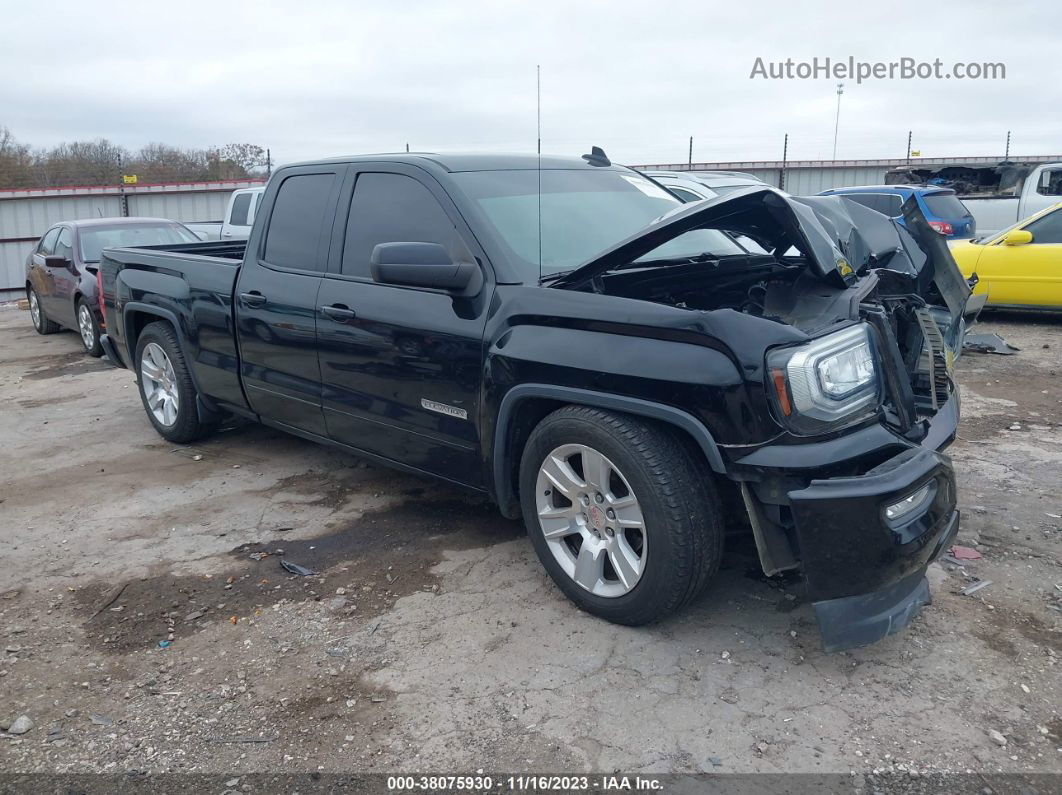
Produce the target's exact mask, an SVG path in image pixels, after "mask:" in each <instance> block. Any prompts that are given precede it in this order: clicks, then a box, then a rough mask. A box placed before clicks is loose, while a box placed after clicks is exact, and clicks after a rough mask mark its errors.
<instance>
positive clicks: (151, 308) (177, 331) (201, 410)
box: [122, 301, 221, 422]
mask: <svg viewBox="0 0 1062 795" xmlns="http://www.w3.org/2000/svg"><path fill="white" fill-rule="evenodd" d="M132 312H139V313H142V314H145V315H153V316H155V317H157V318H159V320H165V321H167V322H168V323H169V324H170V325H171V326H173V331H174V335H175V336H176V337H177V344H178V345H180V346H181V354H182V355H183V356H184V360H185V362H187V363H188V375H189V376H190V377H191V379H192V385H193V386H194V387H195V408H196V413H197V414H198V415H199V419H200V420H201V421H203V422H213V421H215V420H217V419H218V418H219V417H220V415H221V412H220V410H219V409H218V408H217V406H215V405H214V402H213V401H212V400H211V399H210V398H208V397H207V396H206V395H204V394H203V390H202V388H200V386H199V379H198V378H197V377H196V374H195V368H194V367H192V362H193V361H194V360H193V359H192V358H191V357H190V356H189V355H188V347H187V346H186V345H185V341H184V336H183V335H182V334H181V323H180V321H179V320H178V319H177V315H176V314H174V313H173V311H171V310H169V309H166V308H165V307H161V306H155V305H154V304H145V303H142V302H140V301H129V302H128V303H126V304H123V305H122V325H123V327H124V328H125V350H126V353H127V355H128V356H129V369H130V370H132V371H133V374H134V375H136V378H137V382H138V383H139V381H140V374H139V373H137V371H136V344H135V341H134V340H133V337H132V335H131V334H130V333H129V315H130V314H131V313H132ZM137 388H138V389H139V387H137Z"/></svg>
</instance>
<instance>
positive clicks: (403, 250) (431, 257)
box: [369, 243, 479, 292]
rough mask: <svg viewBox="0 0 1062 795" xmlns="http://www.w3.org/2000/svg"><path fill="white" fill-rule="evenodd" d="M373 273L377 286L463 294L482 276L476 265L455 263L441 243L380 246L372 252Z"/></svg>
mask: <svg viewBox="0 0 1062 795" xmlns="http://www.w3.org/2000/svg"><path fill="white" fill-rule="evenodd" d="M369 272H370V273H371V274H372V279H373V281H375V282H380V283H382V284H399V285H403V286H405V287H427V288H431V289H436V290H451V291H453V292H461V291H463V290H467V289H468V288H469V286H471V285H472V283H473V280H474V279H475V278H476V276H477V275H478V274H479V266H478V265H477V264H476V263H474V262H454V261H453V260H452V259H451V258H450V254H449V252H448V251H447V250H446V248H445V247H444V246H441V245H439V244H438V243H380V244H378V245H377V246H376V247H375V248H374V249H373V250H372V257H371V258H370V260H369Z"/></svg>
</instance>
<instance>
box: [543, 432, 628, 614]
mask: <svg viewBox="0 0 1062 795" xmlns="http://www.w3.org/2000/svg"><path fill="white" fill-rule="evenodd" d="M535 504H536V508H537V512H538V524H539V528H540V529H541V531H542V534H543V536H544V537H545V539H546V543H547V544H548V546H549V549H550V551H551V552H552V553H553V557H554V558H555V559H556V561H557V563H558V564H559V565H560V567H561V568H562V569H563V570H564V573H565V574H567V575H568V576H569V577H571V579H572V580H573V581H574V582H575V583H576V584H577V585H579V586H580V587H581V588H584V589H585V590H587V591H589V592H590V593H592V594H594V595H595V596H601V597H606V598H616V597H619V596H623V595H625V594H627V593H630V591H631V590H633V589H634V587H635V586H636V585H637V584H638V581H639V580H640V579H641V577H642V573H643V572H644V571H645V561H646V552H647V543H646V533H645V519H644V517H643V515H642V509H641V506H640V504H639V502H638V498H637V496H636V495H635V493H634V490H633V489H632V488H631V487H630V484H629V482H628V481H627V478H626V477H625V476H624V475H623V473H622V472H621V471H620V470H619V468H618V467H617V466H616V465H615V464H614V463H613V462H612V461H610V460H609V459H608V458H607V457H606V456H605V455H603V454H602V453H600V452H599V451H597V450H595V449H593V448H592V447H588V446H586V445H583V444H566V445H561V446H560V447H558V448H556V449H554V450H553V451H552V452H551V453H550V454H549V455H548V456H546V458H545V460H544V461H543V462H542V465H541V466H540V467H539V471H538V479H537V491H536V499H535Z"/></svg>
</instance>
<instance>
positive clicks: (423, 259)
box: [102, 149, 970, 649]
mask: <svg viewBox="0 0 1062 795" xmlns="http://www.w3.org/2000/svg"><path fill="white" fill-rule="evenodd" d="M905 221H906V228H905V227H904V226H900V225H898V224H896V223H894V222H893V221H892V220H890V219H888V218H886V217H885V216H883V215H880V214H878V213H876V212H874V211H872V210H869V209H867V208H865V207H862V206H860V205H858V204H855V203H853V202H849V201H847V200H846V199H843V198H839V197H814V198H802V199H798V198H794V197H790V196H788V195H786V194H784V193H781V192H779V191H777V190H774V189H773V188H770V187H768V186H763V187H750V188H746V189H742V190H739V191H735V192H732V193H729V194H727V195H725V196H722V197H719V198H717V199H714V200H709V201H703V202H696V203H692V204H683V203H682V202H681V201H680V200H679V199H677V198H676V197H675V196H674V195H673V194H671V193H670V192H668V191H667V190H666V189H665V188H663V187H661V186H660V185H659V184H657V183H656V182H654V181H653V180H651V179H649V178H647V177H644V176H642V175H640V174H638V173H637V172H634V171H632V170H630V169H627V168H624V167H621V166H618V165H614V164H612V163H610V162H609V160H608V159H607V157H605V156H604V154H603V153H601V152H600V150H596V149H595V152H594V154H593V155H586V156H584V157H583V158H582V159H579V158H559V157H547V158H541V159H538V158H536V157H534V156H497V155H434V154H402V155H376V156H366V157H352V158H343V159H335V160H327V161H323V162H317V163H309V164H302V165H296V166H290V167H285V168H282V169H280V170H278V171H277V172H276V173H275V174H274V175H273V177H272V178H271V179H270V181H269V184H268V187H267V188H266V191H265V195H264V198H263V201H262V206H261V209H260V211H259V213H258V215H257V218H256V219H255V222H254V228H253V231H252V233H251V236H250V239H249V240H248V241H246V243H242V242H240V243H193V244H185V245H168V246H155V247H146V248H126V249H109V250H107V251H106V254H105V257H104V259H103V263H102V273H103V291H104V296H105V311H106V315H107V318H106V320H107V329H108V335H107V336H106V338H105V340H104V346H105V349H106V350H107V352H108V354H109V357H110V358H111V359H112V360H113V361H114V362H116V363H119V364H120V365H123V366H128V367H131V368H132V369H133V370H134V371H135V372H136V374H137V377H138V380H139V384H140V394H141V398H142V400H143V404H144V407H145V409H146V410H147V414H148V417H149V418H150V420H151V422H152V423H153V424H154V426H155V428H156V429H157V430H158V432H159V433H160V434H162V436H164V437H165V438H167V439H169V440H171V441H174V442H190V441H192V440H194V439H198V438H200V437H202V436H204V435H206V434H209V433H210V432H211V431H212V430H213V429H214V428H215V427H216V426H217V425H218V423H219V422H220V421H222V420H223V419H224V418H225V417H226V416H229V415H237V416H239V417H245V418H250V419H253V420H256V421H259V422H262V423H265V424H267V425H270V426H273V427H275V428H279V429H282V430H285V431H289V432H291V433H294V434H297V435H299V436H303V437H306V438H308V439H312V440H315V441H319V442H324V443H327V444H332V445H336V446H339V447H341V448H344V449H347V450H350V451H352V452H355V453H357V454H358V455H362V456H368V457H370V458H373V459H376V460H378V461H381V462H384V463H386V464H389V465H393V466H396V467H399V468H402V469H406V470H410V471H413V472H417V473H421V474H427V475H432V476H435V477H438V478H442V479H444V480H447V481H449V482H451V483H454V484H456V485H459V486H462V487H466V488H469V489H473V490H475V491H477V492H480V493H482V494H485V495H487V496H488V497H489V498H490V499H492V500H493V501H495V502H496V503H497V505H498V506H499V508H500V509H501V512H502V513H503V514H505V515H506V516H508V517H512V518H516V517H518V516H520V515H522V516H523V518H524V521H525V523H526V525H527V530H528V533H529V535H530V536H531V541H532V543H533V544H534V547H535V550H536V551H537V553H538V556H539V558H540V559H541V561H542V563H543V565H544V566H545V568H546V569H547V570H548V572H549V574H550V575H551V576H552V578H553V579H554V580H555V582H556V583H557V585H558V587H559V588H560V589H561V590H562V591H563V592H564V593H565V594H566V595H567V596H568V597H570V598H571V599H572V600H573V601H574V602H576V603H577V604H578V605H579V606H580V607H581V608H583V609H585V610H588V611H590V612H592V613H594V614H596V615H599V616H602V617H604V618H606V619H608V620H610V621H615V622H619V623H624V624H631V625H637V624H642V623H646V622H649V621H652V620H655V619H658V618H661V617H662V616H664V615H666V614H668V613H669V612H671V611H674V610H675V609H676V608H678V607H680V606H682V605H684V604H686V603H688V602H689V601H690V600H692V599H693V598H694V597H695V596H697V594H698V593H699V592H700V591H701V590H702V589H703V588H704V586H705V584H706V583H707V582H708V581H709V580H710V579H711V578H712V576H713V574H714V573H715V571H716V569H717V567H718V564H719V559H720V555H721V553H722V548H723V541H724V534H725V533H726V532H733V531H734V530H735V529H738V530H740V529H741V528H744V531H745V532H748V533H751V534H752V535H753V536H754V538H755V543H756V547H757V549H758V552H759V557H760V562H761V564H762V567H763V570H764V572H765V573H766V574H767V575H775V574H778V573H780V572H786V571H790V570H792V571H797V572H799V573H801V574H802V576H803V579H804V582H805V583H806V588H807V598H808V600H809V601H811V602H812V603H814V606H815V610H816V613H817V616H818V618H819V623H820V625H821V627H822V632H823V638H824V643H825V646H826V648H827V649H840V648H845V647H848V646H852V645H858V644H863V643H868V642H872V641H874V640H876V639H879V638H881V637H883V636H884V635H886V634H889V633H892V632H895V631H896V630H898V629H899V628H901V627H903V626H905V625H906V624H907V623H908V622H909V621H910V620H911V618H912V617H913V616H914V615H915V614H916V613H917V612H918V610H919V608H920V607H921V605H923V604H924V603H926V602H927V601H928V599H929V591H928V586H927V583H926V579H925V576H924V574H925V569H926V566H927V565H928V564H929V562H930V561H932V560H933V559H934V558H935V557H936V556H937V555H938V554H940V552H941V550H942V549H943V548H944V547H945V546H946V545H947V544H948V543H949V542H950V540H951V539H952V537H953V536H954V533H955V531H956V529H957V526H958V522H959V513H958V510H957V509H956V497H955V483H954V474H953V471H952V467H951V464H950V462H949V459H948V458H947V457H946V456H945V455H943V454H942V452H941V451H942V450H943V448H945V447H946V446H947V445H948V444H949V442H950V441H951V440H952V438H953V437H954V434H955V430H956V424H957V421H958V416H959V407H958V393H957V390H956V388H955V386H954V384H953V382H952V378H951V372H952V367H953V363H954V358H955V357H956V356H957V355H958V351H959V350H960V348H961V340H962V334H963V331H964V324H965V318H964V314H965V313H966V312H967V307H966V305H967V299H968V298H969V295H970V286H969V285H968V284H967V283H966V282H965V281H964V280H963V279H962V277H961V275H960V273H959V271H958V269H957V268H956V266H955V263H954V261H953V260H952V258H951V256H950V254H949V253H948V249H947V246H946V244H945V243H944V241H943V239H942V238H941V237H940V236H939V235H938V234H937V233H936V232H934V231H933V230H932V229H931V228H930V227H929V226H928V224H927V223H926V221H925V218H924V217H922V215H921V213H920V212H919V210H918V208H917V206H916V205H914V204H913V203H908V205H907V206H906V207H905Z"/></svg>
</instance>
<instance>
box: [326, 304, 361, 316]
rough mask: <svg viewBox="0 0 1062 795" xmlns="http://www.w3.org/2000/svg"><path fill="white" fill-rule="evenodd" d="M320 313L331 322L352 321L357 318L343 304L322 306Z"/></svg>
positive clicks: (352, 311)
mask: <svg viewBox="0 0 1062 795" xmlns="http://www.w3.org/2000/svg"><path fill="white" fill-rule="evenodd" d="M321 312H323V313H324V314H326V315H328V317H330V318H332V319H333V320H352V319H353V318H355V317H357V314H356V313H355V312H354V310H353V309H351V308H350V307H348V306H343V304H333V305H332V306H322V307H321Z"/></svg>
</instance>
